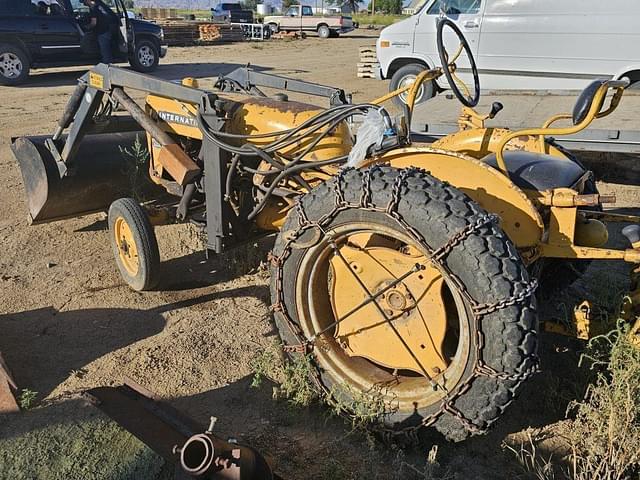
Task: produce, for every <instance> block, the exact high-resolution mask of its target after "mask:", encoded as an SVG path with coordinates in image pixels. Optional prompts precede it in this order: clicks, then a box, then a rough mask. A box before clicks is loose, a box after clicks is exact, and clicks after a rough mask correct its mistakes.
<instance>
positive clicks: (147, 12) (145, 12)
mask: <svg viewBox="0 0 640 480" xmlns="http://www.w3.org/2000/svg"><path fill="white" fill-rule="evenodd" d="M140 13H142V16H143V17H144V18H155V19H157V18H176V17H177V16H178V9H176V8H150V7H143V8H141V9H140Z"/></svg>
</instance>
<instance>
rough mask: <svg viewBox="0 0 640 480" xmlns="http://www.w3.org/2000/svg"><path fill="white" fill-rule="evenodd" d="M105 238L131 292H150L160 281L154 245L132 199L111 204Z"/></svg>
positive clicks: (144, 218)
mask: <svg viewBox="0 0 640 480" xmlns="http://www.w3.org/2000/svg"><path fill="white" fill-rule="evenodd" d="M109 236H110V238H111V245H112V247H113V254H114V256H115V259H116V264H117V266H118V270H119V271H120V274H121V275H122V278H123V279H124V281H125V282H127V284H128V285H129V286H130V287H131V288H132V289H133V290H137V291H145V290H153V289H154V288H155V287H156V286H157V285H158V283H159V280H160V277H159V273H160V251H159V249H158V241H157V240H156V235H155V232H154V231H153V226H152V225H151V222H150V221H149V217H148V216H147V213H146V212H145V211H144V209H143V208H142V207H141V206H140V204H139V203H138V202H136V201H135V200H134V199H133V198H120V199H118V200H116V201H115V202H113V203H112V204H111V207H110V208H109Z"/></svg>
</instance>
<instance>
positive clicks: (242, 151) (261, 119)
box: [12, 19, 640, 440]
mask: <svg viewBox="0 0 640 480" xmlns="http://www.w3.org/2000/svg"><path fill="white" fill-rule="evenodd" d="M445 29H452V30H453V33H454V34H455V35H457V38H458V39H459V42H460V46H459V48H458V49H457V51H456V52H454V54H453V55H449V54H448V53H447V51H446V49H445V47H444V45H443V40H442V39H443V31H444V30H445ZM438 46H439V53H440V57H441V64H442V65H444V66H445V67H444V68H442V69H440V68H439V69H434V70H430V71H427V72H424V73H422V74H420V75H419V76H418V78H417V79H416V82H415V83H414V84H413V85H411V86H408V87H406V88H404V89H401V90H398V91H396V92H393V93H392V94H389V95H386V96H385V97H382V98H380V99H377V100H375V101H373V102H371V103H366V104H352V103H351V102H350V98H349V95H346V94H345V92H344V91H342V90H340V89H333V88H330V87H323V86H319V85H313V84H309V83H306V82H302V81H298V80H292V79H285V78H282V77H277V76H273V75H267V74H264V73H257V72H253V71H251V70H249V69H239V70H237V71H234V72H232V73H231V74H229V75H227V76H224V77H221V78H219V79H218V82H217V84H216V88H215V90H214V91H205V90H201V89H199V88H198V85H197V81H195V80H193V79H185V80H184V81H183V82H182V84H176V83H171V82H164V81H161V80H158V79H155V78H152V77H148V76H144V75H140V74H137V73H133V72H129V71H125V70H121V69H118V68H116V67H111V66H107V65H98V66H96V67H95V68H93V69H92V70H91V71H90V72H89V73H88V74H87V75H85V76H84V77H83V78H82V79H81V80H80V82H79V85H78V87H77V89H76V91H75V93H74V94H73V96H72V97H71V99H70V100H69V102H68V105H67V108H66V110H65V112H64V114H63V116H62V118H61V120H60V122H59V126H58V129H57V131H56V132H55V134H54V135H53V136H39V137H22V138H19V139H16V140H15V141H14V142H13V144H12V148H13V151H14V153H15V155H16V157H17V159H18V162H19V164H20V167H21V170H22V173H23V179H24V185H25V189H26V193H27V200H28V205H29V212H30V219H31V221H32V222H33V223H40V222H46V221H52V220H59V219H64V218H69V217H74V216H79V215H84V214H87V213H90V212H96V211H104V210H106V209H107V208H108V209H109V228H110V237H111V241H112V244H113V249H114V253H115V257H116V262H117V265H118V268H119V270H120V272H121V274H122V276H123V278H124V280H125V281H126V282H127V283H128V284H129V285H130V286H131V287H132V288H134V289H136V290H147V289H151V288H154V287H156V286H157V285H158V282H159V278H158V277H159V270H158V267H159V253H158V246H157V242H156V238H155V235H154V230H153V226H154V225H158V224H161V223H167V222H186V221H190V222H192V223H195V224H197V225H200V226H201V227H202V228H203V229H204V230H205V232H206V234H207V249H209V250H211V251H214V252H217V253H220V252H223V251H224V250H226V249H229V248H232V247H233V246H234V245H237V244H239V243H240V242H244V241H246V240H247V239H252V238H255V237H256V236H257V235H260V234H262V233H264V232H278V233H277V238H276V240H275V245H274V247H273V251H272V253H271V255H270V257H269V260H270V264H271V295H272V307H273V311H274V317H275V323H276V325H277V328H278V330H279V333H280V336H281V338H282V341H283V348H284V350H285V351H286V352H288V353H289V354H290V355H294V356H295V355H304V356H306V357H307V358H308V359H309V362H310V365H311V366H312V368H311V370H312V371H311V373H310V375H311V381H312V382H313V383H314V385H315V386H317V388H318V389H319V391H320V392H321V393H322V394H323V396H324V398H325V399H327V400H328V401H331V400H335V401H340V403H341V404H342V405H346V409H347V410H349V405H353V404H354V402H355V403H357V402H361V401H362V399H363V398H367V396H375V397H376V398H377V399H381V400H382V401H383V402H384V405H385V413H384V414H383V415H382V416H381V417H382V418H380V424H379V425H378V426H379V427H380V428H382V429H385V430H387V431H388V432H394V433H397V432H406V431H414V430H416V429H417V428H420V427H421V426H431V425H432V426H434V427H435V428H437V429H438V430H439V431H440V432H442V433H443V434H444V435H446V436H447V437H448V438H450V439H452V440H462V439H464V438H466V437H467V436H469V435H472V434H477V433H482V432H484V431H486V430H487V428H489V427H490V425H491V424H492V423H494V422H495V421H496V420H497V419H498V418H499V417H500V415H501V414H502V412H503V411H504V410H505V409H506V407H507V406H508V405H509V404H510V403H511V402H512V401H513V399H514V398H515V395H516V394H517V392H518V390H519V388H520V387H521V385H522V384H523V382H525V381H526V380H527V379H528V378H530V377H531V376H532V375H533V374H534V373H535V372H536V370H537V368H538V358H537V355H536V352H537V345H538V328H539V327H538V320H537V314H536V301H535V292H536V286H537V281H538V279H541V281H542V282H544V275H543V273H544V270H545V268H554V269H555V271H556V272H561V271H562V270H567V271H569V270H571V271H574V270H575V269H574V268H569V267H570V263H575V262H579V261H589V260H598V259H609V260H610V259H619V260H623V261H625V262H630V263H632V264H638V263H640V227H639V226H638V225H637V224H638V223H639V222H640V218H638V217H635V216H629V215H612V214H607V213H605V212H603V211H602V208H601V206H602V204H603V203H605V202H612V201H614V199H613V198H611V197H609V196H602V195H599V194H598V192H597V191H596V190H595V182H594V178H593V175H592V173H591V172H589V171H587V170H586V169H585V168H584V167H583V166H582V165H581V164H580V163H579V162H578V161H577V160H576V159H575V158H573V157H572V156H571V155H570V154H568V153H567V152H565V151H564V150H563V149H561V148H559V147H558V146H556V145H555V144H554V143H553V142H552V141H551V140H549V139H548V136H550V135H553V136H559V135H563V134H568V133H572V132H577V131H579V130H582V129H584V128H586V127H587V126H588V125H589V124H590V123H591V122H592V121H593V120H594V119H595V118H598V117H602V116H604V115H607V114H609V113H611V112H612V111H613V110H614V109H615V108H616V106H617V105H618V102H619V101H620V97H621V95H622V93H623V91H624V88H625V86H626V83H625V82H620V81H597V82H594V83H592V84H591V85H589V86H588V87H587V88H586V89H585V90H584V92H583V93H582V94H581V95H580V96H579V98H578V100H577V102H576V107H575V109H574V112H573V114H571V115H569V114H566V115H556V116H554V117H552V118H551V119H549V120H548V121H547V122H546V123H545V124H544V125H543V126H542V127H541V128H537V129H527V130H523V131H510V130H507V129H497V128H485V126H484V121H485V120H486V119H487V118H489V117H492V116H493V115H495V113H496V112H497V111H498V110H499V108H500V107H499V105H495V106H494V108H493V109H492V112H491V113H490V114H489V115H485V116H483V115H480V114H478V113H476V111H475V110H474V109H473V107H474V106H476V104H477V102H478V98H479V92H480V87H479V82H478V73H477V69H476V68H475V63H474V61H473V58H472V56H471V52H470V50H469V47H468V45H467V43H466V41H465V39H464V37H463V36H462V34H461V33H460V31H459V30H458V29H457V27H456V26H455V24H453V23H452V22H451V21H449V20H447V19H441V20H440V21H439V25H438ZM463 54H464V55H465V56H466V57H467V61H468V62H469V65H470V67H471V70H472V72H473V77H474V83H475V84H474V86H473V88H472V91H473V92H474V93H473V95H471V94H470V91H469V89H468V88H467V87H466V86H464V84H462V82H460V81H459V79H458V77H457V76H456V71H457V62H458V61H459V58H460V56H461V55H463ZM440 75H445V76H446V77H447V79H448V81H449V84H450V86H451V88H452V89H453V91H454V93H455V95H456V96H457V97H458V98H459V99H460V100H461V102H462V103H463V104H464V108H463V111H462V114H461V116H460V122H459V123H460V131H459V132H457V133H455V134H453V135H450V136H448V137H445V138H443V139H441V140H439V141H437V142H435V143H433V144H430V145H427V144H424V145H420V144H413V143H412V141H411V135H410V133H409V128H408V125H410V120H411V113H412V109H413V103H414V99H415V97H416V94H417V92H418V91H419V89H420V87H421V84H422V82H424V81H427V80H430V79H433V78H436V77H438V76H440ZM265 87H270V88H276V89H280V90H282V91H294V92H299V93H305V94H313V95H321V96H324V97H327V98H329V99H330V107H329V108H327V109H321V108H319V107H317V106H312V105H307V104H303V103H299V102H295V101H289V100H288V98H287V95H286V93H278V94H277V95H275V96H273V97H267V96H266V95H265V94H264V92H263V90H262V89H264V88H265ZM128 90H139V91H143V92H145V93H146V94H147V97H146V102H145V104H144V106H143V107H141V106H140V105H138V104H137V103H136V102H134V101H133V100H132V99H131V97H130V96H129V95H128V93H127V91H128ZM609 92H612V93H613V95H612V96H611V97H608V95H607V94H608V93H609ZM400 94H403V95H406V97H407V107H406V110H405V111H404V114H403V115H402V116H400V117H399V118H396V119H393V118H392V117H391V115H389V113H388V112H387V110H386V109H385V108H384V107H383V106H381V104H382V103H383V102H384V101H387V100H389V99H391V98H392V97H393V96H395V95H400ZM607 98H609V100H607ZM605 104H606V105H605ZM357 118H364V121H363V122H362V123H361V125H360V127H359V128H358V131H357V134H356V135H354V134H353V133H352V132H353V130H354V125H355V124H354V119H357ZM560 120H569V121H570V124H571V125H570V126H568V127H565V128H559V127H555V126H554V124H555V123H556V122H558V121H560ZM66 130H68V135H65V134H64V132H65V131H66ZM372 132H373V133H372ZM139 134H143V135H146V144H147V147H148V148H147V150H148V155H149V158H148V162H147V163H148V165H147V167H148V179H150V180H151V183H153V184H154V185H155V187H157V188H158V189H159V191H160V193H158V190H154V189H151V191H148V192H147V195H148V197H147V198H148V201H146V202H144V203H143V204H141V203H140V202H138V201H135V200H133V199H132V198H123V197H130V196H131V193H128V191H127V189H128V187H130V184H131V174H130V173H127V172H130V171H129V170H127V164H126V162H127V159H126V158H125V156H123V155H122V153H121V152H119V147H123V146H127V145H131V144H132V143H133V141H134V139H135V137H136V135H139ZM138 193H139V192H138ZM620 223H631V224H632V225H631V226H630V227H626V229H625V232H624V233H625V235H627V237H628V238H629V240H630V245H629V247H628V248H626V249H623V250H616V249H610V248H605V247H604V245H605V243H606V242H607V238H608V229H609V228H612V226H615V225H616V224H620ZM543 262H544V263H543ZM555 276H557V274H554V277H555Z"/></svg>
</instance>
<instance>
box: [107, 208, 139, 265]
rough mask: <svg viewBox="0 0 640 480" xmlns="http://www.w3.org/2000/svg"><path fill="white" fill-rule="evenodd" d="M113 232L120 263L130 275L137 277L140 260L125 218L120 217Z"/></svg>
mask: <svg viewBox="0 0 640 480" xmlns="http://www.w3.org/2000/svg"><path fill="white" fill-rule="evenodd" d="M113 230H114V235H115V240H116V245H117V247H118V258H119V259H120V263H121V264H122V266H123V267H124V268H125V270H126V271H127V273H128V274H129V275H131V276H132V277H135V276H136V275H137V274H138V269H139V268H140V260H139V258H138V248H137V247H136V242H135V239H134V237H133V232H132V231H131V227H129V224H128V223H127V221H126V220H125V219H124V218H122V217H118V218H117V219H116V221H115V223H114V228H113Z"/></svg>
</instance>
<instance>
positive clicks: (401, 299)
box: [380, 283, 416, 314]
mask: <svg viewBox="0 0 640 480" xmlns="http://www.w3.org/2000/svg"><path fill="white" fill-rule="evenodd" d="M380 303H381V305H383V308H384V309H385V311H389V312H391V313H392V314H396V313H404V312H407V311H409V310H411V309H412V308H415V306H416V302H415V300H414V298H413V295H411V292H410V291H409V289H408V288H407V287H406V285H405V284H404V283H401V284H399V285H397V286H396V287H395V288H391V289H389V290H387V291H386V293H383V294H382V295H380Z"/></svg>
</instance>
